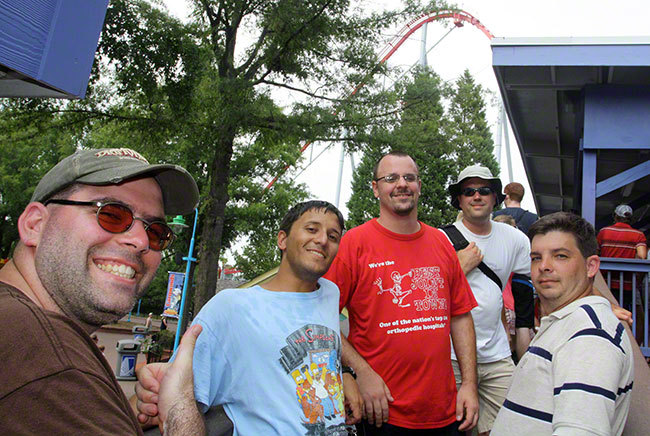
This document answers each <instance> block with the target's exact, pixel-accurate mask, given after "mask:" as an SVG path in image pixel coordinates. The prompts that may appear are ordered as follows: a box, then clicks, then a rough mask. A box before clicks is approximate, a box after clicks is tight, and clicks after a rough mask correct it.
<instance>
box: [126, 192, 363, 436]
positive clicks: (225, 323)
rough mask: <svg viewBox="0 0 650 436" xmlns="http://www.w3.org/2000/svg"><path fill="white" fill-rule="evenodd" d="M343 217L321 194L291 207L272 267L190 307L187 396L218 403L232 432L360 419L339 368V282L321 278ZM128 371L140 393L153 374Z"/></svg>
mask: <svg viewBox="0 0 650 436" xmlns="http://www.w3.org/2000/svg"><path fill="white" fill-rule="evenodd" d="M343 225H344V224H343V216H342V215H341V213H340V212H339V211H338V209H336V208H335V207H334V206H333V205H331V204H330V203H327V202H324V201H308V202H304V203H300V204H298V205H297V206H295V207H293V208H292V209H291V210H290V211H289V212H288V213H287V215H286V216H285V217H284V219H283V221H282V223H281V225H280V231H279V232H278V248H279V249H280V251H281V253H282V260H281V262H280V267H279V270H278V273H277V275H276V276H275V277H273V278H272V279H271V280H270V281H268V282H266V283H263V284H262V285H258V286H254V287H252V288H247V289H225V290H223V291H221V292H219V293H218V294H217V295H215V296H214V297H213V298H212V299H211V300H210V301H209V302H208V303H207V304H206V305H205V306H204V307H203V308H202V309H201V311H200V312H199V314H198V315H197V316H196V319H195V320H194V324H200V325H201V326H202V327H203V334H202V335H201V336H200V339H199V340H198V341H197V344H196V348H195V351H194V365H193V366H194V371H195V373H194V392H195V397H196V400H197V402H198V403H199V406H200V407H201V408H202V410H203V411H204V412H205V411H207V410H208V408H209V407H211V406H214V405H223V407H224V410H225V412H226V414H227V415H228V417H229V418H230V419H231V420H232V421H233V425H234V435H235V436H237V435H251V434H260V435H262V434H263V435H288V434H291V435H341V436H343V435H347V434H348V432H347V429H346V424H353V423H354V422H356V421H358V420H359V419H360V417H361V398H360V395H359V393H358V389H357V386H356V382H355V381H354V378H353V377H352V376H351V374H349V373H347V372H346V371H345V369H343V370H342V367H341V339H340V331H339V315H338V304H339V289H338V288H337V287H336V285H335V284H334V283H332V282H330V281H329V280H325V279H323V278H321V276H322V275H323V274H325V272H327V270H328V269H329V266H330V264H331V263H332V261H333V260H334V257H335V256H336V253H337V252H338V246H339V241H340V239H341V235H342V233H343ZM138 376H139V380H140V381H139V384H140V386H139V391H140V392H139V394H138V396H139V398H140V400H141V401H144V398H148V396H147V395H146V394H145V391H146V389H145V387H146V386H149V387H151V386H152V385H153V384H155V380H152V378H153V372H151V373H147V372H146V371H141V372H140V373H139V374H138ZM147 376H149V377H147ZM343 377H345V379H343ZM344 384H345V394H346V395H345V397H344V395H343V387H344V386H343V385H344ZM151 406H152V405H151V404H143V403H142V402H141V403H140V404H139V410H140V412H141V413H142V414H144V415H149V416H151V415H152V407H151ZM346 410H347V411H348V413H346ZM153 412H154V413H153V415H155V410H153Z"/></svg>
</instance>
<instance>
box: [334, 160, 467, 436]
mask: <svg viewBox="0 0 650 436" xmlns="http://www.w3.org/2000/svg"><path fill="white" fill-rule="evenodd" d="M420 187H421V181H420V178H419V175H418V168H417V165H416V163H415V162H414V161H413V159H412V158H411V157H410V156H409V155H407V154H405V153H401V152H392V153H389V154H387V155H385V156H383V157H382V158H381V159H380V160H379V161H378V162H377V164H376V165H375V170H374V176H373V181H372V189H373V192H374V194H375V197H376V198H378V199H379V209H380V212H379V218H378V219H373V220H370V221H368V222H367V223H365V224H363V225H361V226H358V227H356V228H354V229H351V230H350V231H348V232H347V233H346V234H345V235H344V236H343V238H342V240H341V244H340V247H339V253H338V255H337V257H336V259H335V260H334V263H333V264H332V267H331V268H330V270H329V271H328V273H327V274H326V275H325V277H326V278H327V279H330V280H332V281H333V282H334V283H336V284H337V285H338V286H339V288H340V290H341V300H340V307H341V308H343V307H347V308H348V312H349V315H350V334H349V336H348V338H347V339H346V338H345V337H343V338H342V339H343V352H342V361H343V365H347V366H351V367H352V368H354V369H355V371H356V373H357V375H358V378H357V382H358V384H359V388H360V390H361V394H362V396H363V399H364V409H365V410H364V418H366V420H364V422H363V423H362V425H361V427H362V428H363V429H360V433H361V434H365V435H401V434H407V433H408V434H410V433H409V431H410V430H413V429H427V430H428V429H434V430H433V431H431V432H428V433H427V434H436V435H460V434H461V433H460V431H464V430H468V429H471V428H472V427H474V426H475V425H476V422H477V420H478V393H477V384H476V383H477V382H476V339H475V333H474V323H473V320H472V315H471V313H470V311H471V309H472V308H474V307H475V306H476V300H475V299H474V296H473V294H472V292H471V289H470V288H469V285H468V283H467V279H466V278H465V275H464V274H463V271H462V268H461V266H460V263H459V262H458V258H457V256H456V253H455V251H454V249H453V247H452V246H451V244H450V243H449V241H448V240H447V238H446V237H445V236H444V234H442V232H440V231H439V230H437V229H434V228H433V227H430V226H427V225H426V224H424V223H422V222H420V221H418V219H417V203H418V198H419V195H420ZM450 335H451V337H452V338H453V342H454V347H455V352H456V355H457V356H458V360H459V362H460V367H461V372H462V374H463V384H462V386H461V387H460V390H459V391H458V393H456V387H455V379H454V375H453V370H452V366H451V358H450V353H451V344H450V341H449V336H450ZM348 341H349V342H348ZM465 376H467V378H465ZM373 424H374V425H373Z"/></svg>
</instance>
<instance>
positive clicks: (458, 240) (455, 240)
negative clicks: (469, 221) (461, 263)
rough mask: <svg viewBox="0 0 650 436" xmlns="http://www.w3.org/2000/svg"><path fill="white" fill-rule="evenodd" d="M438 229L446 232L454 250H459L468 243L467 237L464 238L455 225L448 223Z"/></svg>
mask: <svg viewBox="0 0 650 436" xmlns="http://www.w3.org/2000/svg"><path fill="white" fill-rule="evenodd" d="M440 230H442V231H443V232H445V233H446V234H447V236H449V239H450V240H451V245H453V246H454V250H456V251H460V250H463V249H464V248H466V247H467V246H468V245H469V242H467V239H465V237H464V236H463V234H462V233H461V232H460V230H458V229H457V228H456V226H455V225H453V224H449V225H446V226H444V227H440Z"/></svg>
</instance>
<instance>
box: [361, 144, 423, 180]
mask: <svg viewBox="0 0 650 436" xmlns="http://www.w3.org/2000/svg"><path fill="white" fill-rule="evenodd" d="M386 156H397V157H410V158H411V160H412V161H413V163H414V164H415V169H416V170H417V172H418V173H420V169H419V168H418V163H417V162H416V161H415V159H413V156H411V155H410V154H408V153H406V152H404V151H399V150H394V151H391V152H388V153H386V154H382V155H381V157H380V158H379V159H377V162H375V167H374V168H373V169H372V180H376V179H377V170H378V169H379V163H380V162H381V161H382V159H383V158H385V157H386Z"/></svg>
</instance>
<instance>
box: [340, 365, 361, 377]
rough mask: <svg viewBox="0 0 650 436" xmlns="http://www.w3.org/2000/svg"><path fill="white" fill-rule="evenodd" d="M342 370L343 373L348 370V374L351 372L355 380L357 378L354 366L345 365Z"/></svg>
mask: <svg viewBox="0 0 650 436" xmlns="http://www.w3.org/2000/svg"><path fill="white" fill-rule="evenodd" d="M341 372H342V373H343V374H345V373H346V372H347V373H348V374H350V375H351V376H352V378H353V379H355V380H356V379H357V373H356V372H354V369H352V368H351V367H349V366H344V367H342V368H341Z"/></svg>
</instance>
